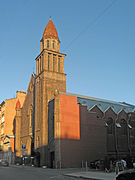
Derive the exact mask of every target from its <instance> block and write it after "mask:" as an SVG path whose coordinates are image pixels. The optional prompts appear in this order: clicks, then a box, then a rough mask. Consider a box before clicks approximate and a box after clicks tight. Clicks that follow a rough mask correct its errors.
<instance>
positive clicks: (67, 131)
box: [60, 94, 80, 139]
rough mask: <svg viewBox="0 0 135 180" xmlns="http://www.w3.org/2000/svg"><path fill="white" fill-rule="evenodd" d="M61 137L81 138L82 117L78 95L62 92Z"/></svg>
mask: <svg viewBox="0 0 135 180" xmlns="http://www.w3.org/2000/svg"><path fill="white" fill-rule="evenodd" d="M60 131H61V132H60V133H61V136H60V137H61V138H65V139H80V118H79V105H78V104H77V97H73V96H68V95H63V94H60Z"/></svg>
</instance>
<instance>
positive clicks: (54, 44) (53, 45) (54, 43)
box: [53, 40, 55, 49]
mask: <svg viewBox="0 0 135 180" xmlns="http://www.w3.org/2000/svg"><path fill="white" fill-rule="evenodd" d="M53 49H55V41H54V40H53Z"/></svg>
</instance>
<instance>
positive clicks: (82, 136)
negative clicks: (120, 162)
mask: <svg viewBox="0 0 135 180" xmlns="http://www.w3.org/2000/svg"><path fill="white" fill-rule="evenodd" d="M40 46H41V48H40V53H39V55H38V56H37V57H36V59H35V60H36V74H34V73H33V74H32V75H31V79H30V82H29V86H28V89H27V93H26V96H25V100H24V103H23V104H21V102H20V101H19V100H18V101H17V104H16V117H15V122H16V123H15V152H16V157H18V158H19V157H22V156H29V157H30V156H35V155H36V154H38V160H37V161H38V162H37V163H38V164H39V165H40V166H47V167H52V168H67V167H81V166H82V163H83V162H91V161H95V160H104V161H106V160H116V159H120V158H127V157H135V106H133V105H130V104H126V103H120V102H115V101H109V100H104V99H99V98H93V97H87V96H83V95H77V94H72V93H68V92H66V74H65V73H64V58H65V56H66V54H63V53H61V52H60V40H59V37H58V33H57V30H56V28H55V26H54V24H53V22H52V20H51V19H50V20H49V22H48V24H47V26H46V27H45V30H44V32H43V36H42V39H41V40H40Z"/></svg>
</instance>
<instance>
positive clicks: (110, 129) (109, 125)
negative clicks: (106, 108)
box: [106, 118, 114, 134]
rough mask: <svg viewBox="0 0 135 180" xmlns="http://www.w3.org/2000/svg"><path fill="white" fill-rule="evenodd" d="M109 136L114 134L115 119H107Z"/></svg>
mask: <svg viewBox="0 0 135 180" xmlns="http://www.w3.org/2000/svg"><path fill="white" fill-rule="evenodd" d="M106 123H107V134H113V127H114V126H113V119H112V118H108V119H107V122H106Z"/></svg>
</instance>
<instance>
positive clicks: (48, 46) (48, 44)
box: [47, 40, 49, 48]
mask: <svg viewBox="0 0 135 180" xmlns="http://www.w3.org/2000/svg"><path fill="white" fill-rule="evenodd" d="M47 48H49V40H47Z"/></svg>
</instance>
